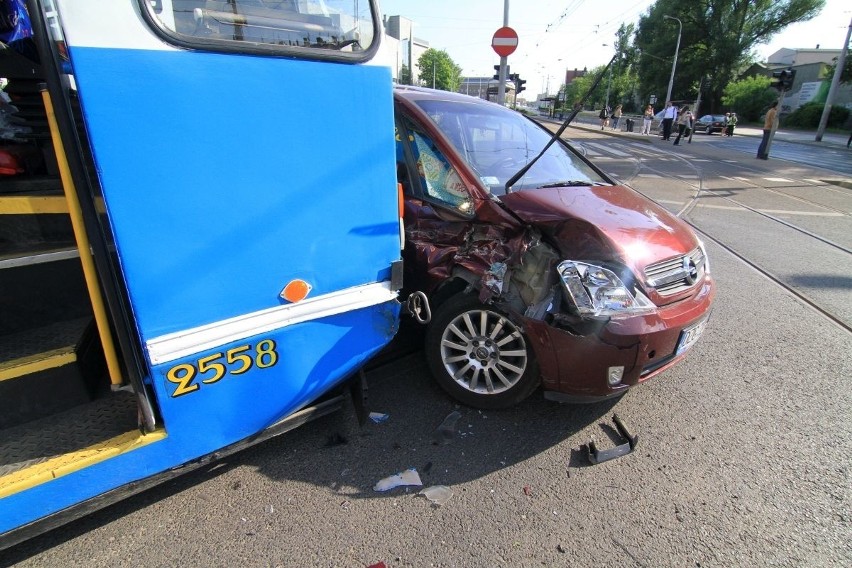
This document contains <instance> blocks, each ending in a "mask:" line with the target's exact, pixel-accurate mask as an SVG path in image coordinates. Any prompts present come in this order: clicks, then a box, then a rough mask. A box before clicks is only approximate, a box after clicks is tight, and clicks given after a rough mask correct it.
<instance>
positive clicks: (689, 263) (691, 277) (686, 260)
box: [683, 256, 698, 286]
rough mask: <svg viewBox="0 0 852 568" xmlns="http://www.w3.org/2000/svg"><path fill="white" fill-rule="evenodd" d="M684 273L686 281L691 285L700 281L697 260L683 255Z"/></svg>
mask: <svg viewBox="0 0 852 568" xmlns="http://www.w3.org/2000/svg"><path fill="white" fill-rule="evenodd" d="M683 274H684V278H685V279H686V283H687V284H689V285H690V286H692V285H693V284H695V282H696V281H698V267H697V266H696V265H695V261H694V260H692V259H691V258H690V257H688V256H685V257H683Z"/></svg>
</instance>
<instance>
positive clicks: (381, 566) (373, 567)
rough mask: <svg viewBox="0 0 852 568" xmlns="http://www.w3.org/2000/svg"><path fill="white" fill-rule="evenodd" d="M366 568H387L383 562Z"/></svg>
mask: <svg viewBox="0 0 852 568" xmlns="http://www.w3.org/2000/svg"><path fill="white" fill-rule="evenodd" d="M367 568H387V566H386V565H385V563H384V562H376V563H375V564H370V565H369V566H367Z"/></svg>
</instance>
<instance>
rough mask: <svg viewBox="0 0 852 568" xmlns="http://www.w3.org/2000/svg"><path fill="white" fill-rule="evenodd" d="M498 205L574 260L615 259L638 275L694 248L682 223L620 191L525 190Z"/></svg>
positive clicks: (632, 193) (606, 188)
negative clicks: (547, 235)
mask: <svg viewBox="0 0 852 568" xmlns="http://www.w3.org/2000/svg"><path fill="white" fill-rule="evenodd" d="M500 200H501V201H502V202H503V204H504V205H505V206H506V207H507V208H509V209H510V210H511V211H512V212H513V213H515V214H516V215H517V216H518V217H520V218H521V219H522V220H523V221H524V222H526V223H529V224H531V225H535V226H536V227H538V228H539V229H540V230H541V231H542V232H543V233H547V234H550V235H551V237H553V238H554V239H555V240H556V241H557V244H558V246H559V248H560V249H561V250H560V252H561V253H562V254H564V255H567V256H569V257H570V258H573V259H575V260H579V259H585V260H594V259H602V260H603V259H607V258H613V257H615V258H619V259H620V260H621V261H622V262H625V263H626V264H628V265H633V266H634V267H635V268H638V269H642V268H644V267H645V266H647V265H649V264H652V263H654V262H658V261H660V260H664V259H667V258H671V257H674V256H678V255H682V254H686V253H689V252H690V251H692V250H693V249H694V248H695V247H697V246H698V239H697V238H696V236H695V234H694V233H693V232H692V230H691V229H690V228H689V227H688V226H687V225H686V223H684V222H683V221H681V220H680V219H678V218H677V217H675V216H674V215H672V214H671V213H669V212H668V211H666V210H665V209H663V208H662V207H660V206H659V205H657V204H656V203H654V202H653V201H651V200H650V199H647V198H645V197H643V196H642V195H640V194H639V193H637V192H635V191H633V190H632V189H628V188H626V187H623V186H581V187H556V188H545V189H530V190H523V191H518V192H515V193H510V194H508V195H503V196H501V197H500Z"/></svg>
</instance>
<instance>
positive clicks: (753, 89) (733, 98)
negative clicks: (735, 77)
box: [722, 75, 778, 121]
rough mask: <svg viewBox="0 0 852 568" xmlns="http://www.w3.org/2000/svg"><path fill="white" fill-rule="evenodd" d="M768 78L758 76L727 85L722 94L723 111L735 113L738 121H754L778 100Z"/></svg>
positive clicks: (776, 93) (776, 92)
mask: <svg viewBox="0 0 852 568" xmlns="http://www.w3.org/2000/svg"><path fill="white" fill-rule="evenodd" d="M769 84H770V79H769V77H765V76H763V75H758V76H754V77H747V78H745V79H743V80H741V81H734V82H733V83H728V85H727V86H726V87H725V90H724V92H723V94H722V104H723V105H725V109H726V110H729V111H732V112H735V113H737V116H738V117H739V118H740V120H747V121H756V120H759V119H760V115H761V113H762V112H763V110H764V109H765V108H766V107H768V106H769V104H770V103H771V102H772V101H774V100H775V99H777V98H778V91H775V90H774V89H772V88H771V87H770V86H769Z"/></svg>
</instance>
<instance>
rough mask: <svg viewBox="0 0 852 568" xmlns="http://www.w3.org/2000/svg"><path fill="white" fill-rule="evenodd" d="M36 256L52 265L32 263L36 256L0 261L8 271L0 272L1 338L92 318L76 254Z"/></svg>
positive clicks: (60, 251) (52, 252)
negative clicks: (65, 322) (79, 319)
mask: <svg viewBox="0 0 852 568" xmlns="http://www.w3.org/2000/svg"><path fill="white" fill-rule="evenodd" d="M39 252H40V253H43V254H42V255H41V256H45V257H48V258H46V259H43V260H53V262H35V260H39V258H38V257H39V255H34V254H30V256H29V257H26V258H22V255H16V256H13V257H9V258H6V257H3V258H5V260H3V261H0V266H4V265H5V266H6V267H7V269H4V270H0V290H3V293H2V294H0V322H2V325H0V334H2V335H4V336H6V335H11V334H17V333H22V332H25V331H28V330H35V329H39V328H43V327H45V326H49V325H51V324H53V323H55V322H63V321H69V320H73V319H77V318H84V317H91V315H92V306H91V302H90V300H89V294H88V291H87V289H86V281H85V278H84V277H83V269H82V267H81V264H80V259H79V258H78V257H77V255H76V253H75V252H74V251H73V250H70V249H69V248H46V249H43V250H42V251H39ZM34 259H35V260H34ZM14 263H18V264H17V265H14V266H13V264H14Z"/></svg>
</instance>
